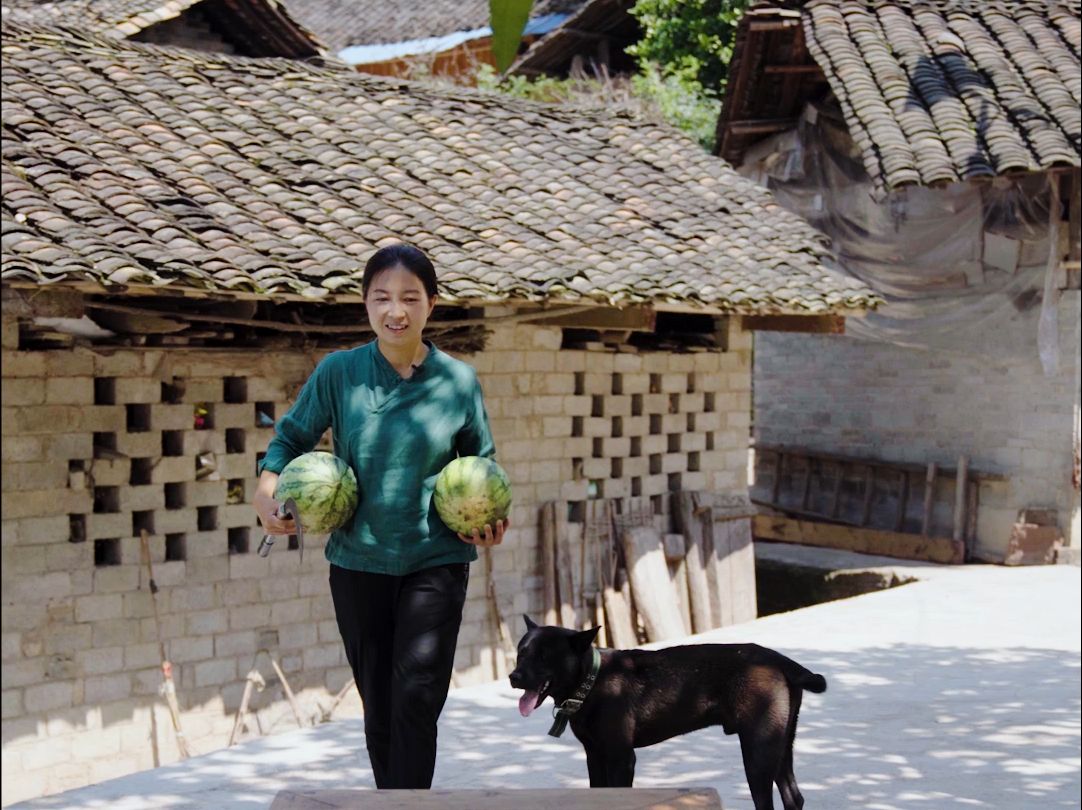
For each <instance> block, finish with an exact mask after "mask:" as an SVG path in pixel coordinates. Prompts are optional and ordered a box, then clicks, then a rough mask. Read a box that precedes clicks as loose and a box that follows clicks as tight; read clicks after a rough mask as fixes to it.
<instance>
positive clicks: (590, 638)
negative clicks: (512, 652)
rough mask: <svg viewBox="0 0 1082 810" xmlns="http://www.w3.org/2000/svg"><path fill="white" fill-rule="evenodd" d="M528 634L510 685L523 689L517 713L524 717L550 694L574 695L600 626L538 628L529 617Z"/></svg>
mask: <svg viewBox="0 0 1082 810" xmlns="http://www.w3.org/2000/svg"><path fill="white" fill-rule="evenodd" d="M522 618H523V619H525V620H526V634H525V635H524V636H523V637H522V638H521V639H520V640H519V642H518V660H517V661H516V662H515V671H514V672H512V673H511V686H512V688H514V689H524V690H525V694H523V695H522V697H521V698H520V699H519V702H518V710H519V713H520V714H521V715H522V716H523V717H527V716H529V714H530V712H532V711H533V710H534V709H536V708H537V707H538V706H540V705H541V704H542V703H543V702H544V700H545V698H547V697H549V696H550V695H552V696H553V699H554V700H560V699H563V698H566V697H568V696H569V695H571V693H572V692H574V691H575V689H576V688H577V687H578V685H579V681H580V680H581V678H582V659H583V654H584V653H585V652H586V651H587V650H589V649H590V645H591V644H593V643H594V638H595V637H596V636H597V631H598V630H600V629H601V628H600V627H594V628H592V629H590V630H583V631H581V632H578V631H575V630H566V629H564V628H563V627H539V626H538V625H537V624H536V623H535V622H533V621H532V620H531V619H530V617H529V616H526V615H525V614H524V615H523V616H522Z"/></svg>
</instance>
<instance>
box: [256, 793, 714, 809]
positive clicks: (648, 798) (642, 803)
mask: <svg viewBox="0 0 1082 810" xmlns="http://www.w3.org/2000/svg"><path fill="white" fill-rule="evenodd" d="M346 808H349V810H354V808H364V810H506V809H507V808H512V809H513V810H723V808H722V806H721V800H720V799H719V798H718V794H717V791H716V790H714V789H713V788H643V789H636V788H597V789H593V790H591V789H589V788H578V789H573V788H553V789H542V790H534V789H531V790H506V789H502V788H501V789H498V790H497V789H493V790H283V791H281V792H279V793H278V795H277V796H276V797H275V799H274V803H273V804H272V805H271V810H346Z"/></svg>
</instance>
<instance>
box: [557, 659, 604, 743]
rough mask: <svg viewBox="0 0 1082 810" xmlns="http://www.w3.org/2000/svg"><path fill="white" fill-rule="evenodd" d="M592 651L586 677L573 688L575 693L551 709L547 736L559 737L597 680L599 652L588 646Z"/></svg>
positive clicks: (599, 660) (599, 663)
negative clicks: (576, 687) (577, 686)
mask: <svg viewBox="0 0 1082 810" xmlns="http://www.w3.org/2000/svg"><path fill="white" fill-rule="evenodd" d="M590 649H591V650H592V652H593V658H592V659H591V661H590V671H589V672H588V673H586V679H585V680H584V681H583V682H582V683H580V684H579V688H578V689H576V690H575V694H573V695H572V696H571V697H569V698H568V699H567V700H565V701H564V702H563V703H561V704H560V705H559V706H556V707H554V708H553V710H552V717H553V721H552V728H550V729H549V736H552V737H559V736H560V735H561V734H563V733H564V729H566V728H567V721H568V720H570V719H571V716H572V715H573V714H575V712H577V711H578V710H579V709H581V708H582V702H583V701H584V700H586V696H587V695H588V694H590V690H591V689H592V688H593V686H594V681H595V680H597V671H598V670H599V669H600V668H601V653H599V652H598V651H597V647H591V648H590Z"/></svg>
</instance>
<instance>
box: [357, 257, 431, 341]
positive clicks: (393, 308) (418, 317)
mask: <svg viewBox="0 0 1082 810" xmlns="http://www.w3.org/2000/svg"><path fill="white" fill-rule="evenodd" d="M364 303H365V308H366V309H367V310H368V322H369V323H370V324H371V325H372V329H373V330H374V331H375V333H376V337H377V338H379V339H380V340H382V341H384V342H385V343H387V344H389V345H409V344H411V343H416V342H418V341H420V339H421V331H422V330H423V329H424V328H425V324H426V323H427V322H428V316H429V315H431V314H432V310H433V308H434V307H435V306H436V299H435V298H429V297H428V293H426V292H425V287H424V284H422V283H421V279H419V278H417V276H415V275H414V274H413V273H411V272H410V271H409V270H407V269H406V268H404V267H402V266H401V265H396V266H394V267H388V268H387V269H386V270H383V271H381V272H380V273H379V275H377V276H376V277H375V278H373V279H372V283H371V284H369V286H368V295H367V296H366V297H365V299H364Z"/></svg>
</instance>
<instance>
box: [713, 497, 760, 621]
mask: <svg viewBox="0 0 1082 810" xmlns="http://www.w3.org/2000/svg"><path fill="white" fill-rule="evenodd" d="M751 521H752V518H751V517H750V516H749V517H743V518H736V519H734V520H726V519H720V520H717V521H716V522H715V523H714V531H715V533H716V532H717V531H719V530H723V531H725V532H726V533H727V534H728V543H729V553H730V555H731V556H730V564H729V573H730V575H731V576H732V582H731V586H730V594H731V596H730V599H729V602H730V604H731V616H732V622H733V624H741V623H743V622H750V621H752V620H753V619H755V618H756V617H757V616H758V615H759V607H758V601H757V593H756V588H755V546H754V544H753V542H752V534H751Z"/></svg>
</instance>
